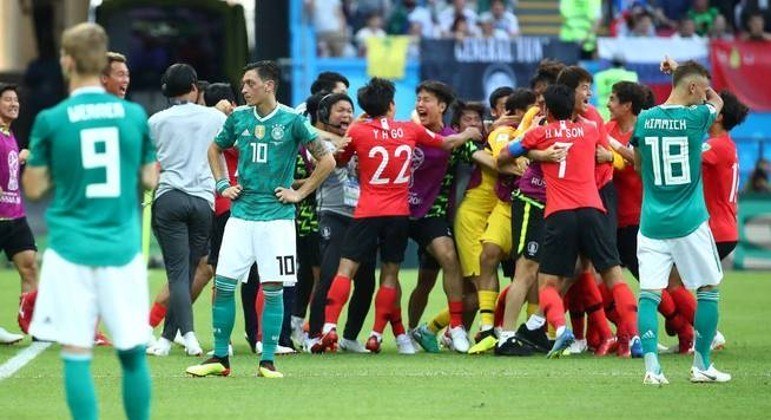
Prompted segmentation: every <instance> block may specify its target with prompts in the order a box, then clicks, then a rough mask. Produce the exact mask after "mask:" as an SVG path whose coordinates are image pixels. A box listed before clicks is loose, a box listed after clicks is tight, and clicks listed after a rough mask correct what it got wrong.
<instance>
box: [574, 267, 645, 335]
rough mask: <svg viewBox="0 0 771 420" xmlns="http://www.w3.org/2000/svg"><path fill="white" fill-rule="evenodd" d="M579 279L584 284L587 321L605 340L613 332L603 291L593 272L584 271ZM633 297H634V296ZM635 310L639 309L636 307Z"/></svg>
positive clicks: (583, 294) (583, 299)
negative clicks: (606, 312) (604, 302)
mask: <svg viewBox="0 0 771 420" xmlns="http://www.w3.org/2000/svg"><path fill="white" fill-rule="evenodd" d="M579 281H580V282H581V285H582V289H581V290H582V292H583V293H582V296H581V298H582V301H583V304H584V310H585V311H586V314H587V318H588V319H587V322H588V324H589V325H590V328H591V329H594V330H596V333H597V335H598V336H599V339H600V340H601V341H605V340H607V339H609V338H611V337H612V336H613V333H612V332H611V331H610V327H609V326H608V318H607V316H606V314H605V309H604V307H603V296H602V292H601V291H600V288H599V286H598V285H597V282H596V281H595V278H594V274H592V273H589V272H584V273H582V274H581V277H580V279H579ZM632 299H634V296H632ZM635 310H637V308H636V307H635Z"/></svg>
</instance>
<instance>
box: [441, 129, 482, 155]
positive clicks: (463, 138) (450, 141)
mask: <svg viewBox="0 0 771 420" xmlns="http://www.w3.org/2000/svg"><path fill="white" fill-rule="evenodd" d="M469 140H477V141H479V140H482V133H481V132H480V131H479V129H478V128H476V127H468V128H466V129H465V130H463V132H461V133H458V134H452V135H449V136H447V137H445V138H444V140H443V141H442V149H444V150H447V151H451V150H453V149H455V148H457V147H460V146H461V145H462V144H464V143H466V142H467V141H469Z"/></svg>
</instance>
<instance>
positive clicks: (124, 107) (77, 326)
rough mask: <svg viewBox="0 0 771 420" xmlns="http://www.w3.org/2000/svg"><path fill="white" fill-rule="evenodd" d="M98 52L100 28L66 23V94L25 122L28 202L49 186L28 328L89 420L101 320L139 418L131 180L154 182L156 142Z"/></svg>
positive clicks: (145, 397) (140, 318)
mask: <svg viewBox="0 0 771 420" xmlns="http://www.w3.org/2000/svg"><path fill="white" fill-rule="evenodd" d="M106 53H107V34H106V33H105V31H104V29H102V27H101V26H99V25H96V24H93V23H82V24H79V25H76V26H74V27H71V28H69V29H67V30H66V31H65V32H64V34H63V35H62V46H61V59H60V63H61V67H62V70H63V73H64V75H65V77H66V79H67V80H68V81H69V88H70V97H69V98H68V99H65V100H64V101H62V102H60V103H59V104H58V105H56V106H55V107H53V108H50V109H47V110H45V111H43V112H41V113H40V114H38V116H37V118H36V119H35V123H34V125H33V127H32V134H31V138H30V140H31V141H30V150H31V152H30V158H29V161H28V163H27V169H26V171H25V172H24V177H23V179H22V181H23V185H24V191H25V193H26V194H27V196H28V197H29V198H30V199H31V200H37V199H40V198H42V197H43V196H44V195H45V194H46V192H47V191H48V190H53V200H52V202H51V205H50V207H49V208H48V210H47V214H46V219H47V221H48V227H49V232H50V242H49V248H48V249H47V250H46V251H45V253H44V255H43V265H42V271H41V277H40V287H39V295H38V301H37V305H36V310H35V315H34V317H33V319H32V325H31V326H30V334H32V335H33V336H35V337H38V338H40V339H43V340H50V341H55V342H58V343H60V344H61V345H62V359H63V361H64V375H63V379H64V389H65V395H66V399H67V404H68V406H69V408H70V413H71V415H72V417H73V418H77V419H95V418H97V417H98V412H99V411H98V407H97V397H96V389H95V387H94V383H93V379H92V377H91V346H92V345H93V337H94V325H96V322H97V319H98V318H101V319H102V321H103V322H104V323H105V324H106V326H107V328H108V330H109V331H110V333H111V335H112V339H113V345H114V347H115V348H116V349H117V351H118V357H119V359H120V363H121V367H122V370H123V381H122V382H123V404H124V409H125V412H126V417H128V418H129V419H148V418H150V394H151V385H150V374H149V370H148V366H147V357H146V356H145V349H144V343H145V342H146V341H147V330H146V324H145V320H146V318H145V317H146V316H147V301H148V291H147V271H146V268H145V263H144V259H143V258H142V255H141V253H140V229H139V228H140V222H139V212H138V207H139V206H138V204H139V202H140V201H139V195H138V192H139V191H140V178H141V181H142V182H141V183H142V186H143V187H145V188H148V189H150V188H154V187H155V184H156V183H157V172H156V168H155V148H154V147H153V146H152V143H151V142H150V137H149V133H148V126H147V116H146V115H145V112H144V110H143V109H142V108H141V107H140V106H139V105H136V104H133V103H131V102H127V101H124V100H122V99H119V98H116V97H115V96H113V95H111V94H108V93H106V92H105V91H104V89H103V88H102V87H101V85H100V83H99V76H100V74H101V72H102V69H103V68H104V66H105V64H106V63H105V61H106ZM140 173H141V176H140ZM116 238H120V240H116Z"/></svg>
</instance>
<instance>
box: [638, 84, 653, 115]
mask: <svg viewBox="0 0 771 420" xmlns="http://www.w3.org/2000/svg"><path fill="white" fill-rule="evenodd" d="M639 85H640V89H642V90H643V92H644V93H645V101H644V102H643V106H642V109H649V108H653V107H654V106H656V95H655V94H654V93H653V89H651V88H650V87H649V86H648V85H645V84H642V83H640V84H639Z"/></svg>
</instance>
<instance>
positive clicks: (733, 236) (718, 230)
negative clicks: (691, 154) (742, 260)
mask: <svg viewBox="0 0 771 420" xmlns="http://www.w3.org/2000/svg"><path fill="white" fill-rule="evenodd" d="M701 156H702V174H703V175H704V181H703V182H704V201H705V202H706V204H707V210H708V211H709V227H710V229H711V230H712V236H714V237H715V242H735V241H737V240H739V230H738V228H737V219H736V211H737V205H736V201H737V200H736V198H737V196H738V194H739V156H738V155H737V153H736V144H734V142H733V140H731V137H730V136H729V135H728V134H726V135H724V136H720V137H713V138H711V139H709V140H707V142H706V143H704V148H703V152H702V154H701Z"/></svg>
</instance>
